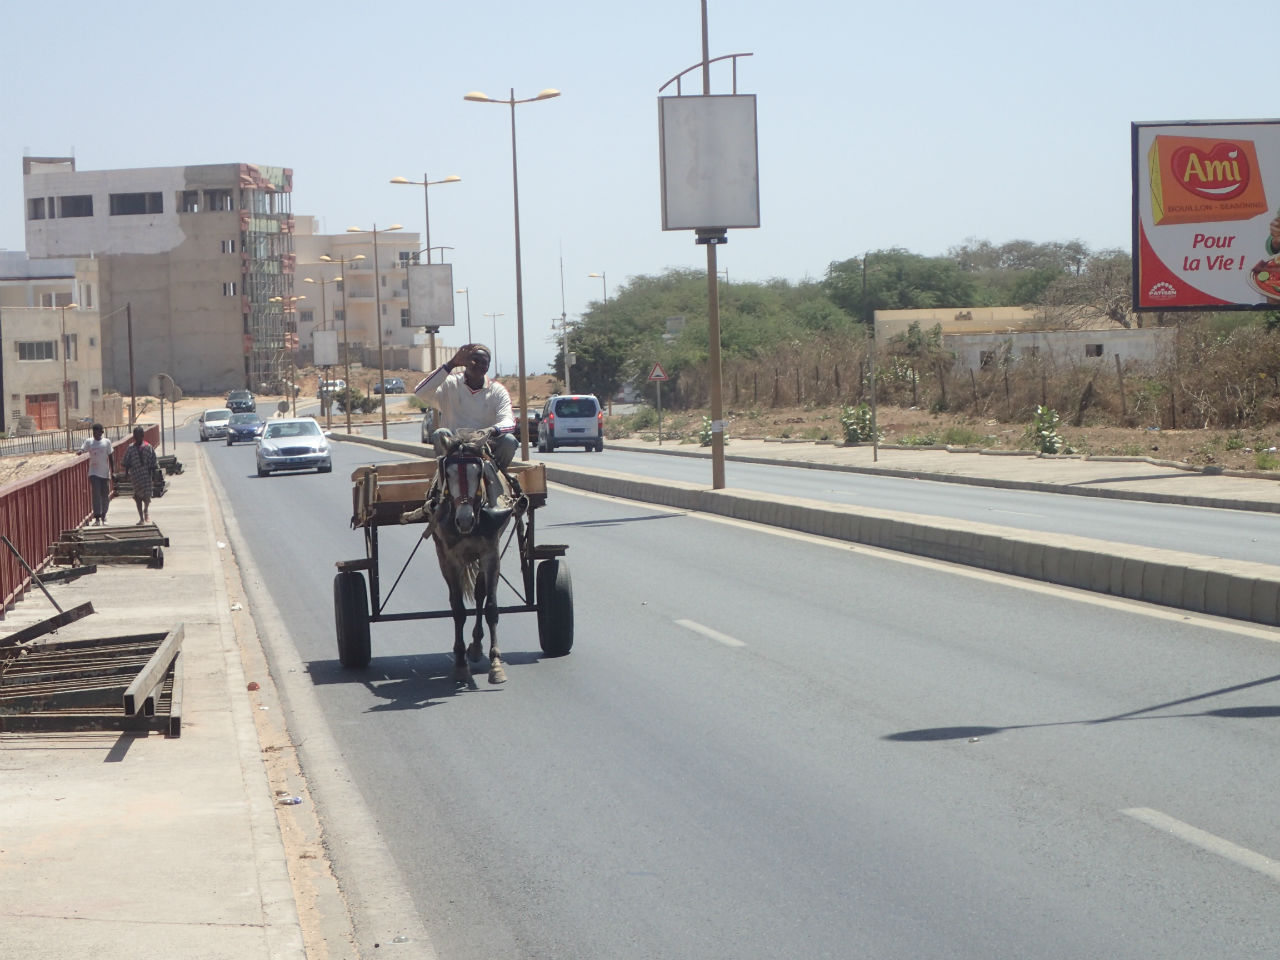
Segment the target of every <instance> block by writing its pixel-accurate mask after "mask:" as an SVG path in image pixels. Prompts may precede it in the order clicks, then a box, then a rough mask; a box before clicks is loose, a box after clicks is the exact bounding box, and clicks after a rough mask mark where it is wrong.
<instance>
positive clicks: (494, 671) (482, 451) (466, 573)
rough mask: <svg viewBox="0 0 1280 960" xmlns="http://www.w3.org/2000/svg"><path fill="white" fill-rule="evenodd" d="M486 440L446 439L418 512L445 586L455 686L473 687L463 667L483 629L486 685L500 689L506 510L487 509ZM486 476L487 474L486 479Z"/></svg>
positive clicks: (476, 653)
mask: <svg viewBox="0 0 1280 960" xmlns="http://www.w3.org/2000/svg"><path fill="white" fill-rule="evenodd" d="M486 439H487V434H484V433H483V432H481V433H480V434H475V435H470V436H456V437H450V438H448V439H447V440H445V441H444V443H445V445H446V452H445V455H444V456H442V457H440V458H439V460H438V461H437V470H436V485H435V489H434V491H433V496H432V499H429V500H428V501H427V503H426V504H425V506H424V509H425V510H426V511H427V513H428V515H429V516H430V533H431V537H432V539H434V540H435V544H436V557H437V558H438V559H439V561H440V573H441V574H442V575H443V576H444V579H445V583H447V584H448V586H449V607H450V609H451V610H452V611H453V632H454V638H453V679H454V682H455V683H456V684H457V685H458V686H469V687H473V688H474V686H475V681H474V680H472V678H471V668H470V666H469V665H468V663H467V660H468V657H469V658H470V659H471V660H472V661H479V660H480V658H481V657H482V656H483V653H484V645H483V642H482V641H483V639H484V626H483V623H482V622H481V618H482V617H483V621H484V622H485V623H488V625H489V682H490V683H505V682H506V680H507V674H506V671H505V670H503V668H502V653H501V651H500V650H499V649H498V577H499V566H500V561H501V547H500V541H501V538H502V532H503V531H504V530H505V529H506V526H507V524H508V523H509V522H510V521H511V512H512V511H511V509H510V508H509V507H507V508H499V507H491V506H489V502H490V500H491V498H489V497H488V496H487V495H486V490H485V484H486V483H488V482H491V481H490V480H489V479H487V477H486V471H485V461H486V458H487V457H488V445H487V443H486ZM490 476H492V473H490ZM471 599H474V600H475V614H476V623H475V627H474V628H473V629H472V631H471V646H470V648H469V649H468V648H466V647H464V644H463V639H462V631H463V627H464V625H465V623H466V620H467V601H468V600H471Z"/></svg>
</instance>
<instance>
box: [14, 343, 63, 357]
mask: <svg viewBox="0 0 1280 960" xmlns="http://www.w3.org/2000/svg"><path fill="white" fill-rule="evenodd" d="M57 353H58V345H57V342H56V341H54V340H28V341H26V342H22V341H19V342H18V359H19V360H56V359H57Z"/></svg>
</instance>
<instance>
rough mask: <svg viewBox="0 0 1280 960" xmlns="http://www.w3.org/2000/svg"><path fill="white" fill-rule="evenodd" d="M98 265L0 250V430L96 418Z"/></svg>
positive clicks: (56, 425) (99, 415) (98, 415)
mask: <svg viewBox="0 0 1280 960" xmlns="http://www.w3.org/2000/svg"><path fill="white" fill-rule="evenodd" d="M98 268H99V262H98V261H97V260H92V259H79V260H76V259H65V258H60V259H51V260H34V261H33V260H31V259H29V258H28V257H27V255H26V254H25V253H22V252H8V251H0V431H3V432H13V431H17V430H21V429H23V428H28V429H32V430H53V429H60V428H66V427H67V426H74V425H76V424H78V423H79V422H80V421H82V420H85V419H102V417H103V406H102V399H103V397H102V352H101V351H102V338H101V331H100V329H99V311H98V307H97V305H98V301H99V297H100V292H99V291H100V289H101V288H100V284H99V280H98V276H99V272H98ZM117 406H118V405H117Z"/></svg>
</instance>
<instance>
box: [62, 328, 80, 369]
mask: <svg viewBox="0 0 1280 960" xmlns="http://www.w3.org/2000/svg"><path fill="white" fill-rule="evenodd" d="M62 348H63V349H64V350H65V351H66V353H67V359H68V360H70V361H73V362H74V361H77V360H79V359H80V340H79V336H78V335H77V334H74V333H68V334H67V335H66V336H64V337H63V338H62Z"/></svg>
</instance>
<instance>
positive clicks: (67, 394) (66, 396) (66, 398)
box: [62, 303, 164, 453]
mask: <svg viewBox="0 0 1280 960" xmlns="http://www.w3.org/2000/svg"><path fill="white" fill-rule="evenodd" d="M78 306H80V304H78V303H68V304H66V305H64V306H63V307H62V425H63V427H65V428H66V431H67V453H70V452H71V380H70V378H69V377H68V376H67V343H68V341H67V311H68V310H74V309H76V308H77V307H78ZM160 432H161V433H164V422H163V421H161V423H160Z"/></svg>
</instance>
